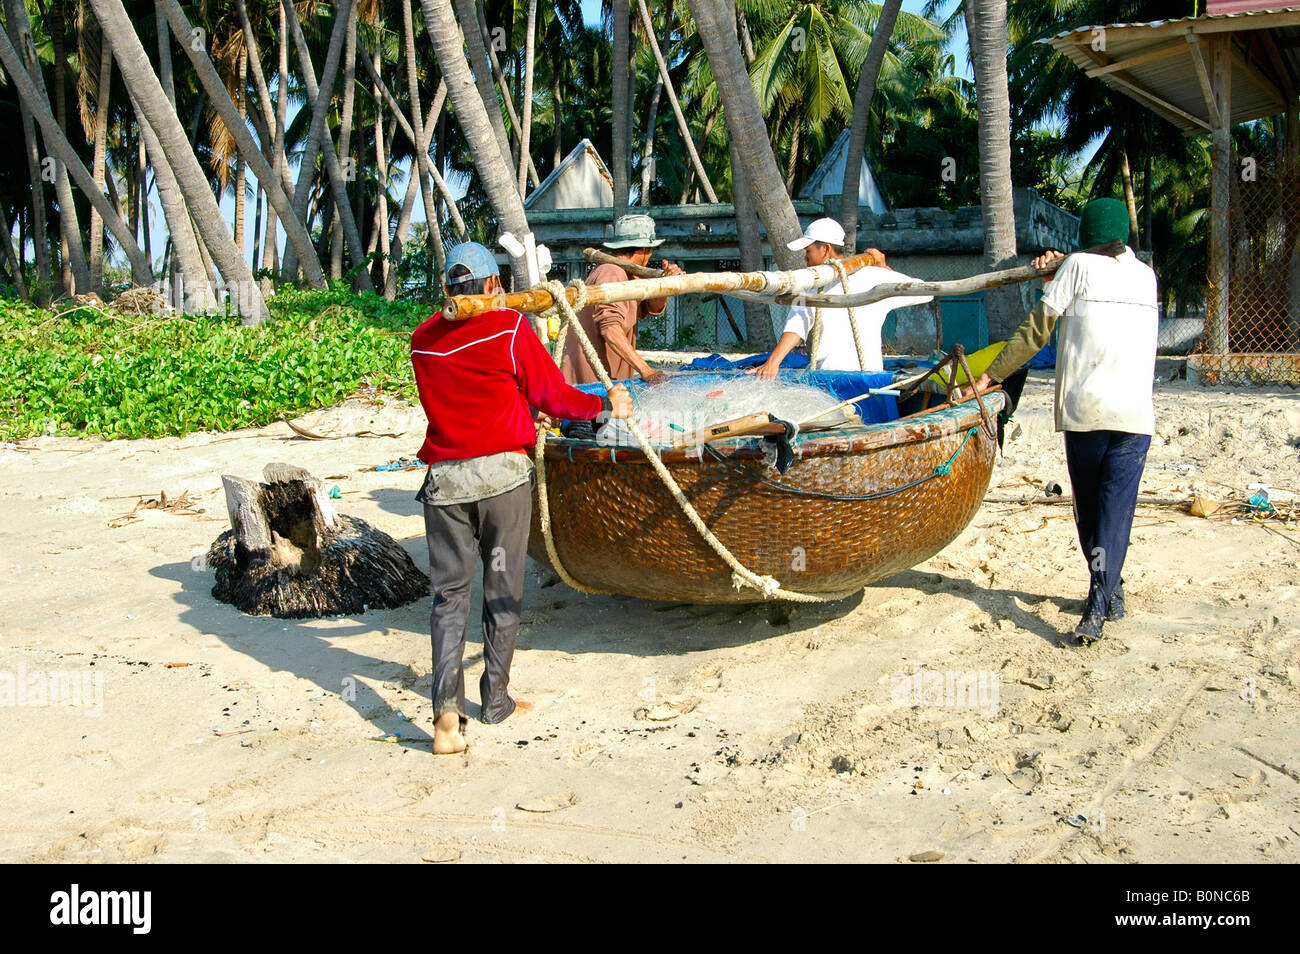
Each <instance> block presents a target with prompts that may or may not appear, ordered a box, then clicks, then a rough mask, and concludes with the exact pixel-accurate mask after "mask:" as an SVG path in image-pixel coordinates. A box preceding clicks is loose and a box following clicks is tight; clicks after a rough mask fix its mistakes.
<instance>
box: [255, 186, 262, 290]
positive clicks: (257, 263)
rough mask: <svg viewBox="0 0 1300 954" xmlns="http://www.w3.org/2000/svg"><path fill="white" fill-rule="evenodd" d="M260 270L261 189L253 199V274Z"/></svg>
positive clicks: (258, 189)
mask: <svg viewBox="0 0 1300 954" xmlns="http://www.w3.org/2000/svg"><path fill="white" fill-rule="evenodd" d="M261 270H262V187H261V185H260V184H259V185H258V187H257V193H256V195H254V197H253V274H254V275H256V274H257V273H258V272H260V271H261Z"/></svg>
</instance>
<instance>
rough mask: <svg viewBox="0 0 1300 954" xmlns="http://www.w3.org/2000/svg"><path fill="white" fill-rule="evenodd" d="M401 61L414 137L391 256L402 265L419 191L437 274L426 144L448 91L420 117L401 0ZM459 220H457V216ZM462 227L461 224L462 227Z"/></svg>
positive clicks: (411, 20)
mask: <svg viewBox="0 0 1300 954" xmlns="http://www.w3.org/2000/svg"><path fill="white" fill-rule="evenodd" d="M402 57H403V60H404V62H405V66H406V96H407V99H408V100H409V101H410V104H411V131H412V132H413V133H415V142H414V143H413V147H414V150H415V151H414V156H415V161H413V162H412V164H411V176H410V178H409V179H408V181H407V183H406V196H405V198H404V199H403V200H402V210H401V212H400V213H399V214H398V218H397V229H396V230H395V232H394V233H393V255H394V257H395V259H396V260H397V263H398V264H400V263H401V255H402V248H403V246H405V244H406V236H407V233H408V230H409V229H410V227H411V214H412V212H413V210H414V207H415V194H416V192H417V191H418V192H419V194H420V198H421V199H422V200H423V202H424V219H425V222H426V223H427V224H428V228H429V247H430V252H431V253H432V254H433V255H434V258H435V261H434V264H435V266H436V267H437V269H438V274H440V275H441V274H443V273H444V271H445V269H446V255H445V254H444V253H443V248H442V229H441V226H440V224H439V220H438V202H437V199H435V198H434V195H433V185H432V178H433V177H432V176H431V175H430V174H429V169H428V168H426V167H427V166H428V165H429V142H430V141H431V140H432V138H433V135H432V133H433V128H434V126H435V124H436V123H437V122H438V115H439V114H440V113H441V112H442V106H443V102H444V101H445V100H446V98H447V93H446V90H447V87H446V86H445V85H443V84H439V86H438V91H437V92H436V93H434V97H433V104H432V105H431V107H430V109H429V115H428V117H427V118H422V117H421V116H420V77H419V73H418V71H417V69H416V55H415V17H414V16H413V15H412V12H411V0H402ZM393 110H394V112H395V113H396V114H397V115H399V116H400V115H401V111H400V110H399V109H398V108H397V106H396V105H394V106H393ZM457 217H458V218H459V216H457ZM462 225H463V223H462ZM397 271H398V270H397V269H396V268H392V269H390V270H389V272H388V276H389V282H388V284H387V285H385V287H384V295H385V297H388V298H390V300H391V298H393V297H396V294H397Z"/></svg>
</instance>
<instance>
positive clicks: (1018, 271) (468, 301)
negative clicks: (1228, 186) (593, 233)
mask: <svg viewBox="0 0 1300 954" xmlns="http://www.w3.org/2000/svg"><path fill="white" fill-rule="evenodd" d="M1124 249H1125V245H1124V243H1123V242H1121V241H1118V240H1116V241H1114V242H1107V243H1106V244H1105V245H1098V246H1096V247H1094V248H1087V249H1083V250H1082V251H1083V252H1086V253H1089V254H1093V255H1111V256H1115V255H1119V254H1120V253H1122V252H1123V251H1124ZM1071 254H1076V255H1077V254H1079V253H1078V252H1075V253H1071ZM841 261H842V262H843V264H844V267H845V270H846V271H848V272H855V271H857V270H858V269H859V268H862V267H863V266H866V265H874V264H876V262H877V261H878V259H877V258H876V253H875V252H874V251H871V250H869V251H866V252H863V253H862V254H861V255H855V256H853V257H852V258H846V259H842V260H841ZM1062 261H1063V260H1062ZM1059 267H1060V263H1059V262H1052V263H1051V264H1050V265H1048V266H1046V267H1045V268H1035V267H1034V266H1033V265H1021V266H1018V267H1016V268H1006V269H1002V270H1001V271H996V272H985V273H984V274H982V275H973V276H971V277H970V278H958V279H954V280H952V281H945V282H890V283H887V284H883V285H877V286H875V287H874V288H872V289H869V290H868V291H864V292H855V293H853V294H850V295H817V294H809V293H808V290H809V289H812V288H820V287H822V286H823V285H828V284H831V283H832V282H834V281H837V280H838V278H839V276H838V275H837V274H836V273H835V272H834V271H833V270H832V269H831V266H829V265H819V266H817V267H816V268H800V269H796V270H795V271H790V272H697V273H695V274H693V275H669V276H665V277H663V278H634V279H632V280H631V281H626V282H608V283H606V284H603V285H588V286H587V303H588V304H599V303H601V302H611V301H644V300H646V299H647V298H668V297H672V296H674V295H690V294H699V293H701V292H726V293H727V294H730V295H733V296H735V297H736V298H751V297H756V298H758V300H761V301H765V302H775V303H777V304H782V305H788V304H793V303H795V300H796V298H797V299H798V304H801V305H807V306H809V307H824V308H853V307H856V306H858V305H869V304H872V303H874V302H878V301H884V300H885V299H887V298H899V297H910V296H914V295H937V296H940V297H945V296H949V295H969V294H971V293H973V292H980V291H986V290H987V289H990V288H997V287H998V286H1000V285H1014V284H1016V283H1017V282H1026V281H1030V280H1031V279H1034V278H1046V277H1047V276H1048V275H1052V274H1054V273H1055V272H1056V270H1057V268H1059ZM828 273H829V274H828ZM565 294H566V296H567V297H568V299H569V303H570V304H573V303H574V302H575V301H576V300H577V295H578V293H577V289H574V288H566V289H565ZM553 303H554V301H553V299H552V298H551V293H550V292H549V291H547V290H545V289H543V288H533V289H530V290H529V291H524V292H513V293H511V294H508V295H456V296H454V297H451V298H448V299H447V302H446V304H445V305H444V306H443V317H445V318H447V319H448V320H449V321H461V320H463V319H465V318H472V317H474V316H475V315H481V314H483V312H485V311H490V310H492V309H493V308H513V309H515V310H516V311H522V312H525V313H526V314H536V313H537V312H539V311H545V310H546V309H547V308H550V307H551V305H552V304H553Z"/></svg>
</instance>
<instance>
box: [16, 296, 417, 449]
mask: <svg viewBox="0 0 1300 954" xmlns="http://www.w3.org/2000/svg"><path fill="white" fill-rule="evenodd" d="M267 305H268V307H269V309H270V311H271V315H272V317H271V320H270V321H267V322H264V323H263V324H261V325H258V326H256V327H245V326H244V325H242V324H241V323H240V319H239V317H238V316H237V315H214V316H186V315H169V316H157V317H143V318H141V317H128V316H124V315H117V314H114V313H112V312H111V310H108V311H104V312H101V311H99V310H97V309H94V308H80V309H76V310H73V311H69V312H66V313H59V312H57V311H53V312H52V311H48V310H43V309H39V308H36V307H34V306H32V305H29V304H27V303H25V302H15V301H0V439H4V440H15V439H19V438H24V437H32V436H35V435H38V434H45V433H56V434H63V435H87V436H88V435H96V436H100V437H108V438H135V437H162V436H166V435H181V434H188V433H190V432H191V431H200V430H212V431H225V430H234V429H236V428H241V427H255V426H259V425H263V424H268V423H270V422H272V421H275V420H278V419H279V418H280V417H281V415H289V416H294V415H298V414H302V413H304V412H306V411H310V410H314V409H317V408H321V407H328V406H330V405H332V404H336V403H338V402H339V401H341V400H343V399H345V398H347V397H348V396H349V395H352V394H354V393H356V392H357V391H358V390H360V389H362V388H367V390H368V392H370V393H374V392H382V393H386V394H391V395H398V396H402V397H406V398H410V399H414V397H415V385H414V381H413V379H412V375H411V364H410V332H411V331H412V330H413V329H414V328H415V327H416V326H417V325H418V324H419V323H420V322H421V321H423V320H424V319H425V318H426V317H427V316H428V315H429V314H430V308H429V306H428V305H411V304H405V303H401V302H389V301H386V300H385V299H384V298H382V297H381V296H378V295H374V294H363V295H353V294H351V293H350V292H348V291H346V290H345V289H344V288H342V287H341V286H337V285H336V286H335V287H333V288H331V289H330V290H328V291H301V290H294V289H285V290H282V291H281V292H280V293H279V294H277V295H275V296H273V297H272V298H270V299H269V300H268V302H267ZM64 307H67V306H66V305H65V306H64Z"/></svg>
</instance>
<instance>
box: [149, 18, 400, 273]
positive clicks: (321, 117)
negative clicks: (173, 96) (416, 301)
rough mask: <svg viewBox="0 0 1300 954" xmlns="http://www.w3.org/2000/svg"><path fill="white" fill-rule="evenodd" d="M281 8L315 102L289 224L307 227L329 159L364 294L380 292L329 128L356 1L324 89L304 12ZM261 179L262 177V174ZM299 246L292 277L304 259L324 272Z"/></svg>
mask: <svg viewBox="0 0 1300 954" xmlns="http://www.w3.org/2000/svg"><path fill="white" fill-rule="evenodd" d="M160 2H163V3H167V4H172V5H174V4H175V3H176V0H160ZM281 4H282V5H283V6H284V11H285V14H286V15H287V17H288V20H289V30H290V32H291V33H292V34H293V42H294V46H296V47H297V49H298V58H299V61H300V62H299V65H300V67H301V69H302V79H303V82H304V84H305V86H306V88H307V98H308V101H309V102H310V103H311V104H312V105H311V110H310V116H311V126H310V131H309V132H308V136H307V146H306V148H305V149H304V150H303V156H302V160H301V164H300V165H299V167H298V184H297V186H296V188H295V189H294V194H293V213H292V218H291V219H287V220H285V226H286V228H289V227H291V226H292V225H294V223H295V221H296V224H297V225H298V226H299V227H301V225H302V223H303V222H306V221H307V203H308V201H309V199H310V198H311V186H312V182H313V181H314V180H315V175H314V170H315V167H316V157H317V156H318V155H323V156H324V160H325V172H326V178H327V179H328V182H329V186H330V188H331V189H332V194H333V198H334V205H335V208H336V209H337V210H338V213H339V218H340V219H341V220H342V224H343V236H344V240H345V242H346V244H347V248H348V252H349V254H350V255H351V257H352V265H353V268H355V269H356V271H357V282H358V284H360V286H361V288H362V290H364V291H374V290H375V286H374V283H373V282H371V280H370V275H369V273H368V272H367V271H366V269H365V259H366V250H365V246H364V244H363V243H362V241H361V233H360V232H359V231H358V230H357V223H356V219H355V218H353V215H352V211H351V206H350V205H349V203H348V195H347V184H346V179H345V177H344V174H343V169H342V167H341V166H340V165H339V157H338V154H337V153H336V152H335V151H334V140H333V139H331V138H330V136H329V134H328V131H327V130H326V121H327V119H328V118H329V104H330V101H331V99H332V95H331V94H332V92H333V89H334V82H335V80H336V79H337V78H338V70H339V60H340V58H341V57H342V54H343V40H344V34H345V33H346V27H347V22H348V18H349V17H350V15H351V10H350V8H351V7H352V0H341V2H340V4H339V6H338V7H337V8H336V10H335V23H334V30H333V32H332V33H331V34H330V42H329V49H328V51H327V52H326V54H325V63H324V65H323V67H322V69H321V85H319V86H318V85H317V83H316V68H315V67H314V66H313V65H312V61H311V51H310V49H309V48H308V46H307V41H306V39H305V38H304V37H303V35H302V26H301V25H300V24H299V22H298V12H297V10H295V9H294V6H293V3H292V0H281ZM196 65H197V64H196ZM258 178H259V179H260V178H261V175H260V174H259V176H258ZM304 233H305V229H304ZM308 245H310V242H308ZM296 246H297V243H295V247H294V248H291V249H289V250H286V252H285V257H284V269H285V271H286V272H287V273H288V277H292V274H293V272H294V270H295V267H296V265H297V263H298V261H299V258H300V257H301V261H302V265H303V268H304V270H307V269H308V267H309V266H310V268H311V269H312V271H314V272H316V273H319V269H320V262H319V260H318V259H317V258H316V254H315V251H314V249H313V250H312V251H311V252H310V253H308V252H307V251H305V250H303V249H300V248H297V247H296ZM291 253H292V254H291ZM311 274H312V272H308V278H309V280H311ZM313 284H315V282H313Z"/></svg>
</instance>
